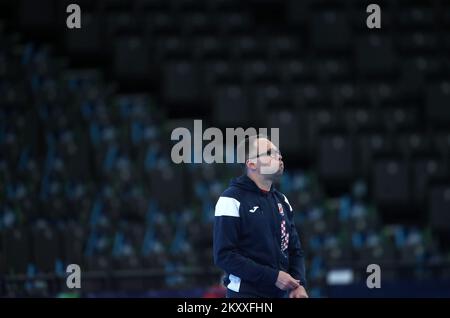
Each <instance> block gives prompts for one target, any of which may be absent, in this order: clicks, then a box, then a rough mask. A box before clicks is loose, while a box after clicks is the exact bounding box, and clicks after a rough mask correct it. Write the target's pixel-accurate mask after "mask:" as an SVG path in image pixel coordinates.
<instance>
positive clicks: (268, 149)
mask: <svg viewBox="0 0 450 318" xmlns="http://www.w3.org/2000/svg"><path fill="white" fill-rule="evenodd" d="M255 143H256V149H254V151H253V154H252V153H251V154H250V158H249V166H250V168H251V169H253V170H254V171H255V172H257V173H259V174H260V175H261V176H263V177H264V178H266V179H270V180H272V181H276V180H278V179H279V178H280V177H281V175H282V174H283V171H284V164H283V160H282V159H283V157H282V156H281V153H280V151H279V149H278V148H277V147H276V146H275V145H274V144H273V143H272V142H271V141H270V140H268V139H266V138H259V139H257V140H255Z"/></svg>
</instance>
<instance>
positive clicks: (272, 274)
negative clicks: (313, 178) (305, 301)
mask: <svg viewBox="0 0 450 318" xmlns="http://www.w3.org/2000/svg"><path fill="white" fill-rule="evenodd" d="M214 262H215V264H216V265H217V266H218V267H220V268H221V269H223V270H224V271H225V272H226V275H225V278H224V284H225V285H226V286H227V288H228V289H230V290H232V291H234V292H238V293H241V294H243V295H247V296H249V297H251V296H255V297H273V298H275V297H283V296H285V295H286V292H284V291H282V290H281V289H279V288H277V287H276V286H275V282H276V281H277V277H278V272H279V271H280V270H282V271H285V272H287V273H289V274H290V275H291V276H292V277H294V278H295V279H298V280H300V284H302V285H306V280H305V264H304V256H303V250H302V247H301V244H300V239H299V236H298V234H297V231H296V229H295V225H294V220H293V210H292V207H291V205H290V204H289V201H288V200H287V198H286V197H285V196H284V195H283V194H282V193H280V192H278V191H277V190H275V189H274V187H273V186H272V187H271V189H270V191H267V192H266V191H263V190H261V189H260V188H258V186H257V185H256V184H255V183H254V182H253V181H252V180H251V179H250V178H249V177H247V176H246V175H243V176H240V177H238V178H235V179H233V180H232V181H231V183H230V187H229V188H228V189H226V190H225V191H224V192H223V193H222V195H221V196H220V198H219V200H218V201H217V204H216V209H215V217H214Z"/></svg>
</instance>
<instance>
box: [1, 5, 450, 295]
mask: <svg viewBox="0 0 450 318" xmlns="http://www.w3.org/2000/svg"><path fill="white" fill-rule="evenodd" d="M72 3H73V4H77V5H78V6H79V8H80V21H81V28H69V27H68V25H67V22H68V20H71V19H69V16H70V15H71V14H72V11H69V12H67V7H68V6H69V5H70V4H72ZM371 3H374V4H378V6H379V8H380V16H379V18H380V26H381V28H369V27H368V25H367V23H368V21H367V20H368V17H369V16H370V14H371V13H368V12H367V11H366V10H367V6H368V5H369V4H371ZM449 56H450V2H449V1H445V0H429V1H401V0H399V1H379V0H378V1H375V0H374V1H373V2H367V1H359V0H350V1H345V0H301V1H299V0H289V1H274V0H258V1H256V0H253V1H243V0H123V1H122V0H109V1H107V0H104V1H91V0H73V1H65V0H17V1H12V0H11V1H6V0H4V1H3V0H2V1H1V2H0V296H2V297H52V298H53V297H224V295H225V288H224V286H223V285H222V282H221V279H222V275H223V273H222V271H221V270H220V269H219V268H218V267H216V266H215V265H214V262H213V255H212V235H213V221H214V207H215V204H216V202H217V199H218V197H219V195H220V194H221V193H222V191H224V190H225V188H226V187H227V185H228V183H229V180H230V179H231V178H232V177H236V176H238V175H239V174H241V173H242V168H241V167H240V166H239V165H237V164H219V163H213V164H208V163H195V164H194V163H193V164H175V163H174V162H173V161H172V160H171V149H172V147H173V145H174V144H175V141H172V140H171V132H172V131H173V130H174V129H175V128H177V127H186V128H189V129H192V127H193V124H194V119H198V120H202V124H203V129H206V128H208V127H218V128H219V129H221V130H222V131H225V128H228V127H231V128H237V127H244V128H246V127H255V128H257V129H258V128H263V127H267V128H271V127H276V128H279V132H280V150H281V151H282V153H283V161H284V162H285V165H286V171H285V173H284V175H283V177H282V179H281V181H280V182H279V184H277V188H278V189H279V190H280V191H281V192H283V193H284V194H286V196H287V197H288V198H289V200H290V202H291V204H292V206H293V207H294V210H295V212H294V213H295V221H296V226H297V229H298V232H299V234H300V238H301V241H302V244H303V248H304V250H305V255H306V276H307V280H308V285H307V291H308V294H309V296H310V297H312V298H326V297H330V298H334V297H450V248H449V246H450V178H449V176H450V171H449V170H450V161H449V159H450V58H449ZM205 144H206V142H203V145H205ZM70 264H76V265H78V268H79V270H80V273H81V286H79V287H80V288H76V287H75V288H70V287H74V286H72V285H70V284H68V282H69V281H70V279H69V275H71V273H72V272H71V271H69V272H67V270H68V266H69V265H70ZM370 264H376V265H378V266H379V269H380V271H379V274H380V278H381V286H379V287H380V288H376V287H375V288H370V286H369V285H368V284H367V283H368V282H369V281H370V275H372V270H370V267H369V268H368V266H369V265H370ZM372 287H373V286H372Z"/></svg>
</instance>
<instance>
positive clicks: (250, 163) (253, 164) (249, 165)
mask: <svg viewBox="0 0 450 318" xmlns="http://www.w3.org/2000/svg"><path fill="white" fill-rule="evenodd" d="M245 165H246V166H247V168H248V169H250V170H256V162H255V161H254V160H251V159H247V162H246V163H245Z"/></svg>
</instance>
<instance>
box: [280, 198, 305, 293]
mask: <svg viewBox="0 0 450 318" xmlns="http://www.w3.org/2000/svg"><path fill="white" fill-rule="evenodd" d="M283 196H284V195H283ZM284 199H285V202H286V203H287V205H288V207H289V212H288V218H289V221H290V224H291V226H290V231H289V233H290V234H289V246H288V251H289V274H290V275H291V276H292V277H294V278H295V279H298V280H300V284H301V285H303V286H305V287H306V273H305V255H304V250H303V247H302V244H301V242H300V237H299V235H298V233H297V229H296V227H295V222H294V213H293V209H292V207H291V205H290V204H289V201H288V200H287V198H286V197H285V196H284Z"/></svg>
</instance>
